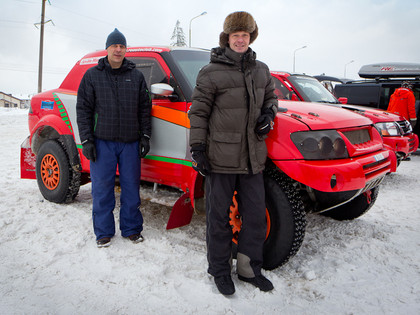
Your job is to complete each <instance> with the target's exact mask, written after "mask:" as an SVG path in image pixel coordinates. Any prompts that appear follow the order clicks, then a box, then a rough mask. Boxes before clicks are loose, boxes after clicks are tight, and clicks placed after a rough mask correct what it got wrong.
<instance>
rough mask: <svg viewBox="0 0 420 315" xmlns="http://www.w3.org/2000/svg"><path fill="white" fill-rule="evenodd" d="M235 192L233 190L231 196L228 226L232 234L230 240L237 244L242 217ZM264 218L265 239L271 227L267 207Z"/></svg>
mask: <svg viewBox="0 0 420 315" xmlns="http://www.w3.org/2000/svg"><path fill="white" fill-rule="evenodd" d="M236 194H237V192H236V191H235V194H234V195H233V198H232V204H231V206H230V208H229V224H230V227H231V228H232V234H233V237H232V241H233V242H234V243H235V244H238V238H239V232H240V231H241V228H242V217H241V215H240V213H239V210H238V202H237V201H236ZM265 218H266V221H267V232H266V234H265V239H267V238H268V235H269V234H270V229H271V220H270V214H269V212H268V209H267V208H265Z"/></svg>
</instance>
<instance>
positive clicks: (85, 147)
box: [82, 140, 96, 162]
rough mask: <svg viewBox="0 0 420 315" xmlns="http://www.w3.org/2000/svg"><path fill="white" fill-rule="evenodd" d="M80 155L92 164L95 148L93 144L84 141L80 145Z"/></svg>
mask: <svg viewBox="0 0 420 315" xmlns="http://www.w3.org/2000/svg"><path fill="white" fill-rule="evenodd" d="M82 153H83V155H84V156H85V157H86V158H87V159H88V160H89V161H92V162H95V161H96V147H95V143H93V141H90V140H86V141H85V142H84V143H82Z"/></svg>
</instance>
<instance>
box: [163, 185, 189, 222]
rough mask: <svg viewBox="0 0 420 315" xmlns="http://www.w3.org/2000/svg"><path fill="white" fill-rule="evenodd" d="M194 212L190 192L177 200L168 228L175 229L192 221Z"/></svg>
mask: <svg viewBox="0 0 420 315" xmlns="http://www.w3.org/2000/svg"><path fill="white" fill-rule="evenodd" d="M193 213H194V208H193V206H192V204H191V199H190V194H189V193H185V194H183V195H182V196H181V197H179V199H178V200H177V201H176V202H175V204H174V206H173V207H172V211H171V214H170V216H169V220H168V224H167V225H166V229H167V230H170V229H175V228H178V227H181V226H184V225H188V224H190V222H191V219H192V216H193Z"/></svg>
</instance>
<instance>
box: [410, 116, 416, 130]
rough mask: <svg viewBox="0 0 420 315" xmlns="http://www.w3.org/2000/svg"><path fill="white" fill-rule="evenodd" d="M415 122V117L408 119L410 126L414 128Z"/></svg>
mask: <svg viewBox="0 0 420 315" xmlns="http://www.w3.org/2000/svg"><path fill="white" fill-rule="evenodd" d="M416 123H417V118H414V119H410V124H411V128H413V129H414V127H415V126H416Z"/></svg>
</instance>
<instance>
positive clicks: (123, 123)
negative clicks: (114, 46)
mask: <svg viewBox="0 0 420 315" xmlns="http://www.w3.org/2000/svg"><path fill="white" fill-rule="evenodd" d="M151 106H152V105H151V99H150V95H149V91H148V89H147V85H146V81H145V79H144V76H143V74H142V73H141V72H140V71H139V70H137V69H136V65H135V64H134V63H133V62H132V61H129V60H127V59H125V58H124V60H123V63H122V65H121V67H120V68H119V69H112V68H111V66H110V64H109V62H108V59H107V57H104V58H101V59H99V62H98V65H97V66H95V67H93V68H90V69H88V70H87V71H86V73H85V75H84V76H83V78H82V81H81V83H80V86H79V89H78V92H77V105H76V111H77V125H78V127H79V135H80V139H81V141H82V143H83V142H85V141H86V140H90V141H93V140H94V138H99V139H102V140H110V141H116V142H134V141H138V140H139V139H140V137H141V136H142V135H143V134H146V135H148V136H149V137H150V136H151V121H150V112H151Z"/></svg>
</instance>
